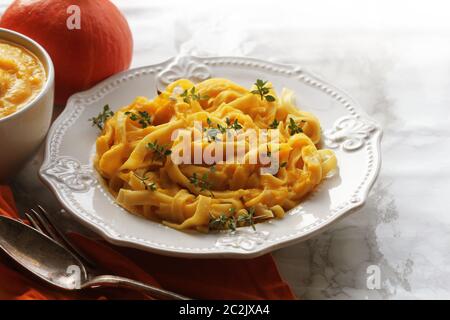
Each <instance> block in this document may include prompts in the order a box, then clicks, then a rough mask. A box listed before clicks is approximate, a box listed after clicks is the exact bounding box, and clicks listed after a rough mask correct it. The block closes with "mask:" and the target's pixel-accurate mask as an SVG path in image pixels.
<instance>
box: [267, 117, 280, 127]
mask: <svg viewBox="0 0 450 320" xmlns="http://www.w3.org/2000/svg"><path fill="white" fill-rule="evenodd" d="M279 124H280V122H279V121H278V120H277V119H274V120H273V122H272V123H271V124H270V125H269V128H270V129H276V128H278V125H279Z"/></svg>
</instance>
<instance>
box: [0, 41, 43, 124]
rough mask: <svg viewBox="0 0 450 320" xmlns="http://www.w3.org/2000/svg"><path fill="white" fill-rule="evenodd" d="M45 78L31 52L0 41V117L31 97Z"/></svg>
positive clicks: (40, 64)
mask: <svg viewBox="0 0 450 320" xmlns="http://www.w3.org/2000/svg"><path fill="white" fill-rule="evenodd" d="M45 80H46V74H45V70H44V67H43V66H42V63H41V62H40V61H39V59H38V58H37V57H35V56H34V55H33V54H32V53H31V52H29V51H28V50H26V49H25V48H22V47H20V46H16V45H14V44H11V43H8V42H4V41H0V119H1V118H3V117H6V116H8V115H10V114H12V113H14V112H16V111H17V110H19V109H20V108H21V107H23V106H25V105H26V104H27V102H29V101H30V100H31V99H33V98H34V97H35V96H36V95H37V93H39V91H41V89H42V87H43V85H44V83H45Z"/></svg>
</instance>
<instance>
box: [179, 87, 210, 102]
mask: <svg viewBox="0 0 450 320" xmlns="http://www.w3.org/2000/svg"><path fill="white" fill-rule="evenodd" d="M180 97H182V98H183V101H184V102H186V103H189V104H190V103H191V101H200V100H208V99H209V96H207V95H204V96H202V95H200V93H199V92H197V91H196V89H195V87H192V88H191V89H190V90H189V89H186V90H184V92H183V93H182V94H180Z"/></svg>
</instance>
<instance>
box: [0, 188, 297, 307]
mask: <svg viewBox="0 0 450 320" xmlns="http://www.w3.org/2000/svg"><path fill="white" fill-rule="evenodd" d="M0 214H1V215H5V216H8V217H11V218H14V219H19V217H18V215H17V208H16V206H15V203H14V198H13V195H12V192H11V190H10V188H9V187H7V186H0ZM70 236H71V238H72V240H73V242H74V243H75V244H76V245H77V246H78V247H79V248H80V249H81V250H82V251H83V252H85V253H86V254H87V255H89V256H90V257H91V258H92V259H93V260H94V261H95V262H96V263H97V266H98V268H99V269H100V270H101V271H103V272H104V273H105V274H106V273H112V274H117V275H121V276H125V277H129V278H132V279H136V280H139V281H142V282H146V283H149V284H152V285H155V286H159V287H162V288H164V289H167V290H171V291H174V292H177V293H180V294H183V295H186V296H188V297H192V298H197V299H295V297H294V295H293V294H292V292H291V290H290V288H289V286H288V285H287V284H286V283H285V282H284V281H283V280H282V279H281V277H280V274H279V273H278V270H277V267H276V265H275V262H274V260H273V258H272V256H271V255H269V254H266V255H264V256H262V257H259V258H255V259H249V260H236V259H181V258H172V257H165V256H160V255H157V254H152V253H148V252H144V251H140V250H137V249H130V248H122V247H117V246H113V245H111V244H108V243H106V242H104V241H94V240H92V239H88V238H86V237H83V236H81V235H79V234H71V235H70ZM146 298H148V299H151V297H149V296H146V295H143V294H141V293H138V292H135V291H132V290H127V289H118V288H112V289H111V288H97V289H88V290H83V291H77V292H66V291H60V290H57V289H55V288H54V287H51V286H48V285H46V284H44V283H42V282H40V281H38V280H36V279H35V278H34V277H33V276H32V275H30V274H28V273H27V272H26V271H24V270H21V269H20V268H19V267H18V266H17V265H16V264H15V263H13V262H11V261H10V260H9V259H8V258H7V257H5V256H4V254H3V253H0V299H146Z"/></svg>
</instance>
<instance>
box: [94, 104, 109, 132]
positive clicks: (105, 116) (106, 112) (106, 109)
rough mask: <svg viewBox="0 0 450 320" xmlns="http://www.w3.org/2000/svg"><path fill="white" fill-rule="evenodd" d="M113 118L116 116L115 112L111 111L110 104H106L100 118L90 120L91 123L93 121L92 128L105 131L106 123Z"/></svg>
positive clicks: (99, 115)
mask: <svg viewBox="0 0 450 320" xmlns="http://www.w3.org/2000/svg"><path fill="white" fill-rule="evenodd" d="M112 116H114V112H113V111H112V110H111V109H109V104H106V105H104V106H103V111H102V112H100V113H99V114H98V116H96V117H93V118H90V119H89V121H92V126H97V128H99V129H100V130H103V128H104V127H105V123H106V121H107V120H108V119H109V118H111V117H112Z"/></svg>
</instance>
